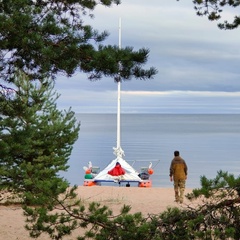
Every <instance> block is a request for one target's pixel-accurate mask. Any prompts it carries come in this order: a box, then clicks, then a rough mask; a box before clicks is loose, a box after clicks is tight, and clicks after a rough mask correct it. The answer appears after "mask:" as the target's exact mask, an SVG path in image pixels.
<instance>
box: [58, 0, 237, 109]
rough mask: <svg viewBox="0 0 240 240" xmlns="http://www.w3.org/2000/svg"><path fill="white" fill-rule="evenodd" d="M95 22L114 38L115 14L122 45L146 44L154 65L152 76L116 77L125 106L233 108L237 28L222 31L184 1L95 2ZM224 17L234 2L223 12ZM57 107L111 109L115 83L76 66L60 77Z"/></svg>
mask: <svg viewBox="0 0 240 240" xmlns="http://www.w3.org/2000/svg"><path fill="white" fill-rule="evenodd" d="M94 14H95V18H94V19H92V20H91V19H87V20H86V21H87V22H88V23H89V24H91V25H92V26H93V27H94V28H96V29H98V30H100V31H103V30H108V31H109V33H110V36H109V38H108V39H107V40H106V42H105V43H106V44H114V45H118V37H119V33H118V21H119V17H121V19H122V46H123V47H125V46H132V47H134V49H135V50H138V49H139V48H142V47H145V48H148V49H149V50H150V54H149V61H148V63H147V64H146V68H149V67H150V66H154V67H156V68H157V69H158V74H157V75H156V76H155V77H154V79H151V80H147V81H141V80H131V81H123V83H122V85H121V87H122V95H123V99H122V107H123V111H125V112H133V111H135V112H141V111H142V112H161V113H162V112H163V113H165V112H173V113H174V112H176V113H179V112H183V113H185V112H187V113H189V112H191V111H192V112H198V113H209V112H210V113H211V112H212V113H215V112H218V113H221V112H222V113H236V112H239V107H238V105H239V103H240V100H239V99H240V96H239V92H240V81H239V78H240V68H239V62H240V61H239V60H240V57H239V56H240V48H239V42H240V35H239V34H238V30H233V31H222V30H219V29H218V28H217V23H216V22H210V21H208V20H207V18H206V17H201V18H200V17H198V16H196V13H195V10H194V9H193V4H192V2H191V1H179V2H178V1H169V0H161V1H159V0H151V3H149V2H148V1H146V0H131V1H123V2H122V4H121V5H119V6H115V7H112V8H106V7H103V6H98V7H97V8H96V11H95V12H94ZM224 14H225V15H224V16H225V17H227V18H228V19H230V18H232V17H233V16H234V14H236V10H235V9H228V10H227V11H226V12H224ZM56 88H57V90H58V91H59V92H60V93H61V95H62V96H61V98H60V99H59V106H62V107H63V106H65V107H66V106H74V108H75V109H76V110H77V112H94V111H96V112H101V111H103V112H114V111H115V109H116V108H115V106H116V90H117V84H116V83H114V80H113V79H109V78H103V79H102V80H100V81H96V82H90V81H89V80H88V79H87V76H86V75H85V74H82V73H76V74H75V75H74V76H73V77H72V78H69V79H68V78H64V77H62V76H59V78H58V79H57V81H56Z"/></svg>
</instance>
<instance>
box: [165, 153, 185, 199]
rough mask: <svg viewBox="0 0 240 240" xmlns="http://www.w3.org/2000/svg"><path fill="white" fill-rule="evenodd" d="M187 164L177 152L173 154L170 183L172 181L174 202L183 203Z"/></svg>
mask: <svg viewBox="0 0 240 240" xmlns="http://www.w3.org/2000/svg"><path fill="white" fill-rule="evenodd" d="M187 171H188V168H187V164H186V162H185V161H184V159H182V158H181V157H180V154H179V151H175V152H174V158H173V160H172V162H171V165H170V174H169V176H170V181H171V182H172V181H174V191H175V200H176V202H180V203H183V197H184V191H185V184H186V179H187Z"/></svg>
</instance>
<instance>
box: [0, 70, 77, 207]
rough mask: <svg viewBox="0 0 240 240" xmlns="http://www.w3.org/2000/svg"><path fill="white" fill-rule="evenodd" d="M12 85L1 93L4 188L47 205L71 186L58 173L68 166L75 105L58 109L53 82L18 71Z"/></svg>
mask: <svg viewBox="0 0 240 240" xmlns="http://www.w3.org/2000/svg"><path fill="white" fill-rule="evenodd" d="M14 85H15V87H14V88H15V89H16V91H15V94H14V95H13V94H12V97H11V98H8V99H6V98H4V97H2V98H1V99H0V109H1V119H0V126H1V127H0V130H1V131H0V139H1V141H0V148H1V152H0V183H1V185H0V188H1V189H4V188H8V189H13V190H14V191H16V192H17V193H21V194H22V197H23V199H24V201H25V203H29V204H42V205H45V204H46V205H47V204H48V203H49V202H48V198H49V196H51V195H59V194H60V193H62V192H64V191H65V189H66V188H67V186H68V183H67V182H66V180H64V179H62V178H61V177H59V176H58V174H59V172H60V171H66V170H67V169H68V165H67V162H68V159H69V156H70V154H71V151H72V145H73V144H74V142H75V141H76V139H77V137H78V132H79V124H78V123H77V121H76V119H75V117H74V113H73V112H72V111H71V109H69V110H68V111H65V112H61V111H59V110H58V109H57V106H56V100H57V98H58V97H59V95H57V94H56V93H55V92H54V91H53V87H54V85H53V82H51V81H47V80H44V81H41V82H31V81H29V79H28V78H27V77H26V75H24V74H21V73H19V74H18V75H17V76H16V78H15V81H14Z"/></svg>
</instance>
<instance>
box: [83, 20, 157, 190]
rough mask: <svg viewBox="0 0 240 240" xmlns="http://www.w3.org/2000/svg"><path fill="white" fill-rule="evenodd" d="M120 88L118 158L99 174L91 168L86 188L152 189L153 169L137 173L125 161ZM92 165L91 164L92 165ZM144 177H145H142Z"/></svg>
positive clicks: (118, 85) (115, 149)
mask: <svg viewBox="0 0 240 240" xmlns="http://www.w3.org/2000/svg"><path fill="white" fill-rule="evenodd" d="M119 48H120V49H121V18H120V19H119ZM117 88H118V91H117V93H118V97H117V99H118V101H117V146H116V147H114V148H113V150H114V152H113V153H114V155H115V156H116V158H115V159H114V160H112V161H111V162H110V163H109V164H108V165H107V167H105V168H104V169H103V170H102V171H100V172H99V173H95V172H94V171H93V169H92V167H91V166H90V167H89V168H88V173H90V172H91V173H90V174H94V173H95V176H94V177H93V178H87V179H85V180H84V186H94V185H101V183H102V182H114V183H118V184H119V185H120V184H122V183H126V186H127V187H130V183H133V182H134V183H138V186H139V187H151V186H152V182H151V180H150V179H149V178H148V177H147V176H148V175H150V174H152V173H153V170H152V168H151V167H150V166H151V164H150V165H149V167H148V168H144V169H143V170H142V172H140V173H139V172H137V171H136V170H135V169H134V168H133V167H132V166H131V165H130V164H129V163H128V162H127V161H125V160H124V156H125V155H124V151H123V149H122V148H121V81H120V80H119V81H117ZM90 165H91V164H90ZM142 176H145V178H144V177H142Z"/></svg>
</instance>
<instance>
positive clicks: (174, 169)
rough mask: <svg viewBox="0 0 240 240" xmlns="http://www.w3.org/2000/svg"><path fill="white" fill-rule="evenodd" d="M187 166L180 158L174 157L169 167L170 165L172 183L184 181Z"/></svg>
mask: <svg viewBox="0 0 240 240" xmlns="http://www.w3.org/2000/svg"><path fill="white" fill-rule="evenodd" d="M187 171H188V168H187V164H186V162H185V161H184V160H183V159H182V158H181V157H180V156H177V157H174V158H173V160H172V162H171V165H170V174H169V176H170V177H173V180H174V181H177V180H185V179H186V176H187Z"/></svg>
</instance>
